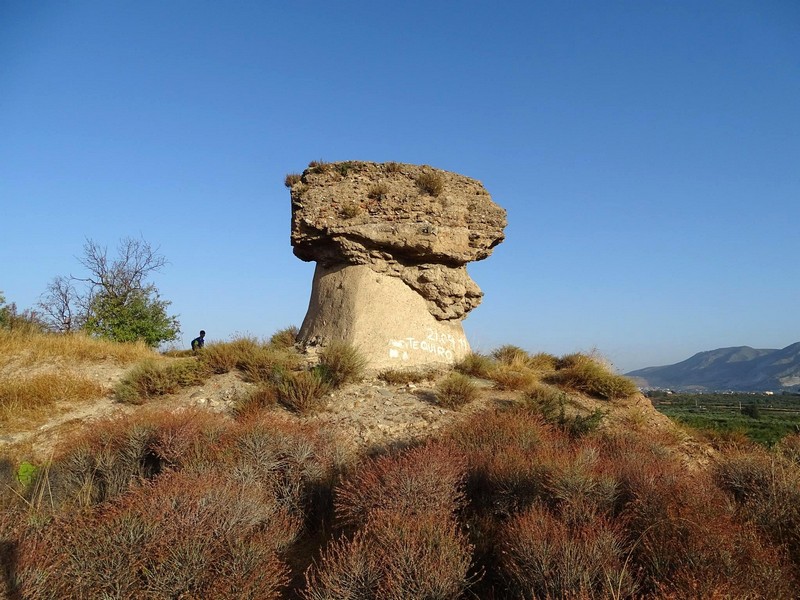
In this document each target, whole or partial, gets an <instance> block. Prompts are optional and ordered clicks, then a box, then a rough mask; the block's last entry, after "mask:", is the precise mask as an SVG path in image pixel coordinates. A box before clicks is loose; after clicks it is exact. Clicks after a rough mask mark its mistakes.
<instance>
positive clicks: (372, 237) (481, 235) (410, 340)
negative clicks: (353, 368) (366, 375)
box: [287, 162, 506, 367]
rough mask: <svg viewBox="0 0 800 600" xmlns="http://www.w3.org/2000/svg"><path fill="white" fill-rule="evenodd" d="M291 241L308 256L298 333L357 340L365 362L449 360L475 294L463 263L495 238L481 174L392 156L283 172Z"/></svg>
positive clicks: (461, 339)
mask: <svg viewBox="0 0 800 600" xmlns="http://www.w3.org/2000/svg"><path fill="white" fill-rule="evenodd" d="M287 185H289V187H290V188H291V196H292V237H291V240H292V246H293V247H294V253H295V255H296V256H298V257H299V258H301V259H302V260H305V261H316V263H317V269H316V272H315V274H314V284H313V289H312V294H311V301H310V302H309V308H308V313H307V315H306V318H305V320H304V322H303V325H302V327H301V328H300V335H299V339H300V341H302V342H303V343H305V344H306V345H307V346H308V345H311V346H313V345H325V344H326V343H327V342H329V341H331V340H333V339H337V340H343V341H347V342H351V343H353V344H355V345H357V346H359V347H360V348H361V349H362V350H363V351H364V352H365V354H366V355H367V356H368V357H369V359H370V362H371V364H372V365H373V366H378V367H383V366H392V365H397V366H413V365H421V364H429V363H437V362H438V363H453V362H455V361H457V360H459V359H460V358H461V357H463V356H464V355H465V354H467V353H468V352H469V350H470V349H469V344H468V343H467V340H466V337H465V336H464V331H463V328H462V326H461V321H462V319H463V318H464V317H465V316H466V315H467V313H468V312H469V311H471V310H472V309H473V308H475V307H476V306H478V304H480V301H481V297H482V296H483V293H482V292H481V290H480V288H479V287H478V286H477V284H476V283H475V282H474V281H473V280H472V279H471V278H470V277H469V275H468V274H467V268H466V264H467V263H468V262H470V261H475V260H481V259H484V258H486V257H487V256H489V255H490V254H491V252H492V249H493V248H494V247H495V246H496V245H497V244H499V243H500V242H501V241H503V237H504V236H503V229H504V227H505V225H506V212H505V210H503V209H502V208H500V207H499V206H497V205H496V204H495V203H494V202H492V199H491V197H490V196H489V194H488V192H487V191H486V190H485V189H484V187H483V186H482V185H481V183H480V182H479V181H476V180H474V179H470V178H468V177H464V176H462V175H457V174H455V173H450V172H447V171H442V170H439V169H434V168H432V167H428V166H416V165H408V164H399V163H382V164H379V163H369V162H345V163H330V164H316V163H312V164H311V165H310V166H309V168H308V169H306V170H305V171H304V172H303V174H302V175H295V176H289V177H287Z"/></svg>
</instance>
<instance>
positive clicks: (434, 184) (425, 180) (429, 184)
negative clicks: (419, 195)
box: [414, 172, 444, 197]
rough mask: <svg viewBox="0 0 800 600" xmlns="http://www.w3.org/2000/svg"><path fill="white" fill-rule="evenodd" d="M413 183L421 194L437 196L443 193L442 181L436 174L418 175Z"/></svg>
mask: <svg viewBox="0 0 800 600" xmlns="http://www.w3.org/2000/svg"><path fill="white" fill-rule="evenodd" d="M414 181H415V182H416V184H417V187H418V188H419V189H420V191H421V192H423V193H425V194H428V195H429V196H434V197H436V196H439V195H440V194H441V193H442V192H443V191H444V179H442V176H441V175H439V174H438V173H427V172H426V173H420V174H419V175H417V176H416V178H415V179H414Z"/></svg>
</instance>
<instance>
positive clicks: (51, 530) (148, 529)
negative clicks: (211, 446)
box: [17, 472, 300, 599]
mask: <svg viewBox="0 0 800 600" xmlns="http://www.w3.org/2000/svg"><path fill="white" fill-rule="evenodd" d="M299 527H300V526H299V523H298V522H297V520H296V519H294V518H292V517H290V516H289V515H288V514H287V512H286V511H285V510H283V509H282V508H281V507H280V505H279V503H278V502H276V500H275V498H274V497H272V496H271V495H270V494H269V493H268V492H266V491H265V490H264V489H263V488H262V487H260V486H258V485H252V484H246V483H243V482H241V481H235V480H233V479H231V478H230V477H229V476H227V475H225V474H222V473H211V472H207V473H205V474H203V475H194V474H185V473H168V474H165V475H162V476H160V477H158V478H157V480H155V481H154V482H153V483H148V484H146V485H144V486H142V487H140V488H138V489H136V490H133V491H131V492H130V493H128V494H126V495H125V496H121V497H120V498H119V499H117V500H115V501H113V502H111V503H110V504H108V505H106V506H104V507H103V508H98V509H94V510H92V511H89V512H84V513H77V514H76V515H75V516H69V517H62V518H60V519H59V520H58V521H57V522H54V523H51V524H50V525H48V526H47V527H45V528H43V529H41V530H39V531H38V532H33V533H32V534H31V535H29V536H26V537H25V538H23V539H22V541H21V543H20V548H19V565H18V573H17V577H18V579H19V581H20V593H21V595H22V597H25V598H31V599H39V598H79V597H124V598H154V597H155V598H179V597H214V598H242V597H249V598H278V597H279V593H280V591H281V589H282V588H283V587H284V585H285V584H286V582H287V569H286V566H285V565H284V564H283V563H282V562H281V561H280V560H279V559H278V557H277V552H279V551H281V550H283V549H284V548H286V547H287V546H288V545H289V544H291V543H292V542H293V540H294V539H295V537H296V536H297V534H298V532H299ZM231 576H236V577H237V579H236V580H231V579H229V577H231Z"/></svg>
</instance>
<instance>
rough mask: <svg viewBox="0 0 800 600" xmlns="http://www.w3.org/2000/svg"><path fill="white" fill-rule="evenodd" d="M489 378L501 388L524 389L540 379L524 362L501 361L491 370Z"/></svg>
mask: <svg viewBox="0 0 800 600" xmlns="http://www.w3.org/2000/svg"><path fill="white" fill-rule="evenodd" d="M489 379H491V380H492V381H494V383H495V387H497V389H499V390H510V391H524V390H526V389H528V388H529V387H531V386H532V385H533V384H535V383H536V382H537V381H538V376H537V374H536V373H535V372H534V371H531V370H530V369H529V368H528V367H527V366H525V364H524V362H522V363H520V364H516V365H509V364H505V363H501V364H500V365H499V366H497V367H496V368H495V369H493V370H492V371H490V372H489Z"/></svg>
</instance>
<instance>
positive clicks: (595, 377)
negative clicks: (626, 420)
mask: <svg viewBox="0 0 800 600" xmlns="http://www.w3.org/2000/svg"><path fill="white" fill-rule="evenodd" d="M544 381H545V382H547V383H552V384H554V385H557V386H558V387H561V388H564V389H567V390H573V391H576V392H580V393H582V394H586V395H587V396H593V397H595V398H601V399H603V400H615V399H620V398H627V397H629V396H632V395H633V394H635V393H636V392H638V391H639V388H637V387H636V384H635V383H634V382H633V381H632V380H630V379H628V378H627V377H623V376H622V375H617V374H615V373H612V372H611V371H609V370H608V368H607V367H606V366H605V365H603V364H602V363H601V362H599V361H598V360H597V359H595V358H593V357H591V356H587V355H586V354H570V355H567V356H564V357H562V358H561V359H560V360H559V361H558V364H557V370H556V371H555V372H554V373H551V374H549V375H547V376H546V377H545V378H544Z"/></svg>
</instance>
